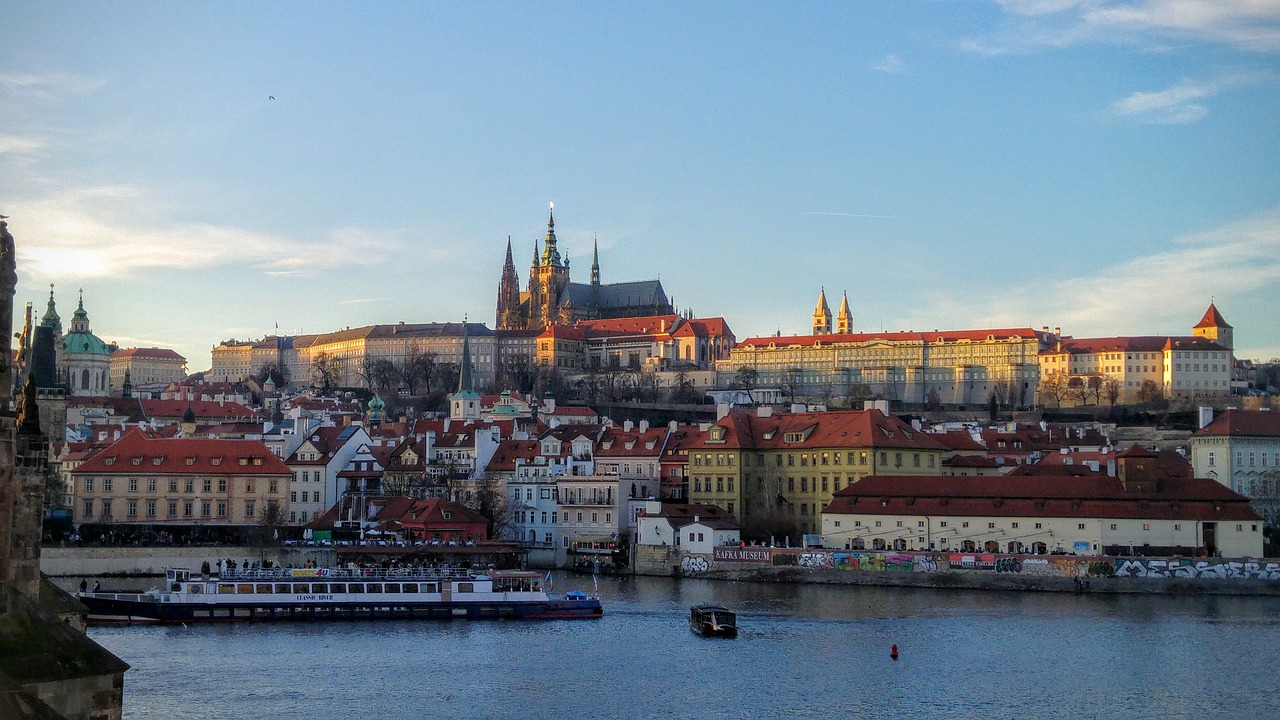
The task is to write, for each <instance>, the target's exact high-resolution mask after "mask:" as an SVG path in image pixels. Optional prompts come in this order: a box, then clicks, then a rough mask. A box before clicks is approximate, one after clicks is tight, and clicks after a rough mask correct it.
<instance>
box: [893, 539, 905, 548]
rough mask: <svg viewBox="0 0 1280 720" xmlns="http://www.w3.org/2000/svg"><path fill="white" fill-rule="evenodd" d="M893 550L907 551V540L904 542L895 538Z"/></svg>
mask: <svg viewBox="0 0 1280 720" xmlns="http://www.w3.org/2000/svg"><path fill="white" fill-rule="evenodd" d="M893 549H894V550H898V551H902V550H906V549H907V541H906V540H903V539H902V538H894V540H893Z"/></svg>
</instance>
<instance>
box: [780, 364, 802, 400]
mask: <svg viewBox="0 0 1280 720" xmlns="http://www.w3.org/2000/svg"><path fill="white" fill-rule="evenodd" d="M803 380H804V371H803V370H801V369H800V368H796V367H793V368H787V369H786V370H783V371H782V386H783V387H785V388H786V389H787V398H788V399H790V400H791V402H795V401H796V390H797V389H799V387H800V384H801V382H802V381H803Z"/></svg>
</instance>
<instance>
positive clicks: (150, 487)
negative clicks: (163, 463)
mask: <svg viewBox="0 0 1280 720" xmlns="http://www.w3.org/2000/svg"><path fill="white" fill-rule="evenodd" d="M155 491H156V479H155V478H147V492H155Z"/></svg>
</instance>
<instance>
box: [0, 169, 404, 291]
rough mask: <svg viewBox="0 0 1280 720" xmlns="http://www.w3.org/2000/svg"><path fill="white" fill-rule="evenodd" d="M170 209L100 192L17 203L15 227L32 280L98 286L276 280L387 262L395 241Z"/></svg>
mask: <svg viewBox="0 0 1280 720" xmlns="http://www.w3.org/2000/svg"><path fill="white" fill-rule="evenodd" d="M161 206H162V203H161V202H160V201H158V200H156V199H154V198H152V197H151V196H150V195H149V194H147V193H145V192H143V191H142V190H140V189H138V188H133V187H128V186H94V187H87V188H80V189H77V190H69V191H64V192H61V193H57V194H54V195H52V196H48V197H45V198H42V199H39V200H33V201H21V200H18V201H15V202H13V203H12V204H11V205H10V208H11V210H10V212H9V214H11V215H13V216H14V218H13V220H11V221H10V227H11V228H13V232H14V234H15V235H16V236H18V254H19V258H20V259H21V261H22V263H23V266H24V268H25V269H26V271H27V272H30V273H32V274H33V275H36V276H40V277H62V278H68V277H71V278H94V277H106V276H121V275H129V274H133V273H138V272H142V271H147V270H155V269H164V268H167V269H178V270H192V269H196V268H213V267H230V266H237V265H238V266H243V267H248V268H255V269H257V270H260V271H262V272H263V273H264V274H268V275H273V276H281V275H283V276H291V277H298V276H307V275H313V274H316V273H319V272H325V271H333V270H339V269H343V268H349V267H356V266H373V265H378V264H381V263H383V262H385V261H386V260H387V259H388V258H389V257H390V255H391V252H392V251H393V250H394V249H396V248H397V247H398V243H397V242H396V241H395V240H392V239H389V238H386V237H384V236H380V235H372V234H369V233H367V232H365V231H362V230H359V229H356V228H341V229H338V230H335V231H333V232H332V233H330V235H329V236H328V237H326V238H321V239H318V240H300V239H297V238H292V237H288V236H282V235H274V234H270V233H262V232H256V231H254V230H250V229H247V228H243V227H238V226H235V225H215V224H211V223H191V222H172V221H167V220H165V219H164V218H163V217H162V216H163V213H162V212H160V210H161Z"/></svg>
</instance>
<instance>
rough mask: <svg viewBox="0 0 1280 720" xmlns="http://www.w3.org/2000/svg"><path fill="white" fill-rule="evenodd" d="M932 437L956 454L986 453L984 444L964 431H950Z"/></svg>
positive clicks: (931, 435)
mask: <svg viewBox="0 0 1280 720" xmlns="http://www.w3.org/2000/svg"><path fill="white" fill-rule="evenodd" d="M929 436H930V437H932V438H933V439H934V440H937V441H938V443H939V444H941V445H942V446H943V447H945V448H946V449H948V450H952V451H955V452H982V453H984V452H986V451H987V448H986V446H985V445H983V444H982V443H980V442H978V441H977V440H974V439H973V435H970V434H969V433H967V432H965V431H963V430H948V431H947V432H944V433H930V434H929Z"/></svg>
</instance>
